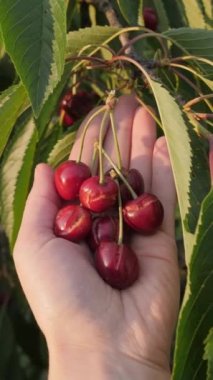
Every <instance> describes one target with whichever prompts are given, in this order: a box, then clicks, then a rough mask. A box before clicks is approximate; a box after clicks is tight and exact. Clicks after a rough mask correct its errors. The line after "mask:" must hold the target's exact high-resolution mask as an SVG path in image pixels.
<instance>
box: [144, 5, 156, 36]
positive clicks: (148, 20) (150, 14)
mask: <svg viewBox="0 0 213 380" xmlns="http://www.w3.org/2000/svg"><path fill="white" fill-rule="evenodd" d="M143 18H144V25H145V27H146V28H148V29H151V30H154V31H155V30H157V26H158V17H157V13H156V11H155V9H153V8H150V7H145V8H144V10H143Z"/></svg>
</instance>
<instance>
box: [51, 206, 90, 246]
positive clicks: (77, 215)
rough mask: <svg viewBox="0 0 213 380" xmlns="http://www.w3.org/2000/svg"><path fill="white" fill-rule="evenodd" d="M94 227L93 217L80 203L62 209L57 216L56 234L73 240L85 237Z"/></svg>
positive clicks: (76, 240)
mask: <svg viewBox="0 0 213 380" xmlns="http://www.w3.org/2000/svg"><path fill="white" fill-rule="evenodd" d="M91 228H92V217H91V215H90V213H89V211H87V210H86V209H84V208H83V207H81V206H79V205H70V206H66V207H63V208H62V209H60V210H59V211H58V213H57V215H56V218H55V226H54V230H55V235H56V236H59V237H62V238H64V239H67V240H71V241H73V242H78V241H79V240H82V239H84V238H85V237H86V236H87V235H88V234H89V232H90V230H91Z"/></svg>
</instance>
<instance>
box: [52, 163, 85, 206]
mask: <svg viewBox="0 0 213 380" xmlns="http://www.w3.org/2000/svg"><path fill="white" fill-rule="evenodd" d="M90 176H91V171H90V169H89V167H88V166H87V165H86V164H84V163H83V162H76V161H73V160H69V161H65V162H62V164H60V165H59V166H58V167H57V168H56V170H55V173H54V179H55V187H56V190H57V192H58V194H59V195H60V197H61V198H62V199H64V200H67V201H70V200H74V199H76V198H77V197H78V194H79V189H80V186H81V184H82V183H83V182H84V181H85V179H87V178H89V177H90Z"/></svg>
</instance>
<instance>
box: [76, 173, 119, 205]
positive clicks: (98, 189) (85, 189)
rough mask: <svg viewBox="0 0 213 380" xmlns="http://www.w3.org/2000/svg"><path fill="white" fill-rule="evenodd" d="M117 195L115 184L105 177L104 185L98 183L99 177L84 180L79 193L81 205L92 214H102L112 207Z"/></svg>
mask: <svg viewBox="0 0 213 380" xmlns="http://www.w3.org/2000/svg"><path fill="white" fill-rule="evenodd" d="M117 195H118V186H117V184H116V182H115V181H114V180H113V179H112V178H110V177H105V178H104V183H103V184H102V183H99V176H93V177H90V178H88V179H86V181H84V182H83V183H82V185H81V187H80V192H79V198H80V202H81V203H82V205H83V206H84V207H86V208H87V209H89V210H90V211H93V212H103V211H106V210H107V209H109V208H110V207H112V206H114V204H115V203H116V200H117Z"/></svg>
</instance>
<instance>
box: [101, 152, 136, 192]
mask: <svg viewBox="0 0 213 380" xmlns="http://www.w3.org/2000/svg"><path fill="white" fill-rule="evenodd" d="M98 149H99V150H100V146H99V147H98ZM102 153H103V155H104V156H105V157H106V159H107V160H108V161H109V163H110V164H111V165H112V167H113V169H114V170H115V172H116V173H117V174H118V175H119V177H120V178H121V180H122V181H123V183H124V184H125V185H126V187H127V188H128V190H129V192H130V193H131V195H132V198H133V199H136V198H137V197H138V196H137V194H136V193H135V191H134V190H133V188H132V186H130V184H129V182H128V181H127V180H126V178H125V177H124V176H123V174H122V173H121V171H120V170H119V169H118V167H117V166H116V165H115V163H114V162H113V161H112V160H111V158H110V157H109V156H108V154H107V152H106V151H105V150H104V148H103V147H102Z"/></svg>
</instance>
